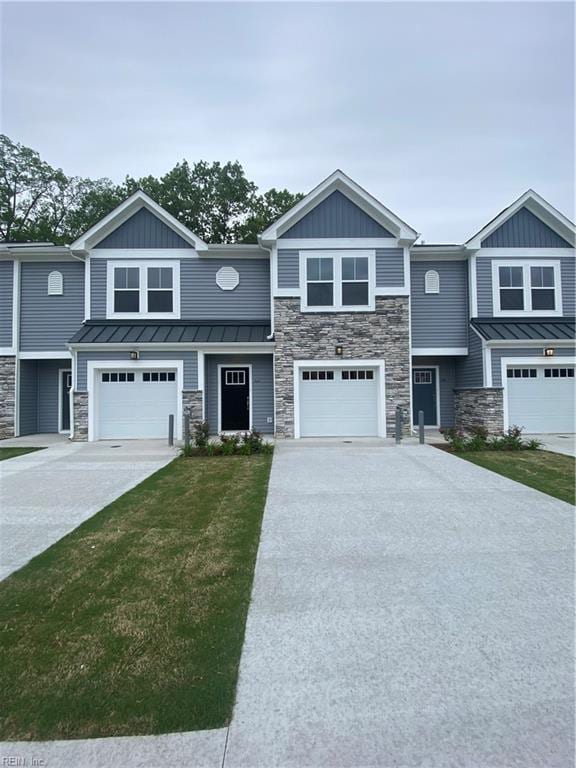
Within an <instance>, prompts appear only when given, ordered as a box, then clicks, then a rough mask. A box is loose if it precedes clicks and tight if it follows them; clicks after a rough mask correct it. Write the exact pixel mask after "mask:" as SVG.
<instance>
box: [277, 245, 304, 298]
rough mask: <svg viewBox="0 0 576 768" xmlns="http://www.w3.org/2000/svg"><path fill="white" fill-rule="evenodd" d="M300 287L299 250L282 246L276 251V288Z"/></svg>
mask: <svg viewBox="0 0 576 768" xmlns="http://www.w3.org/2000/svg"><path fill="white" fill-rule="evenodd" d="M299 287H300V255H299V251H294V250H291V249H288V248H282V249H280V250H279V251H278V288H299Z"/></svg>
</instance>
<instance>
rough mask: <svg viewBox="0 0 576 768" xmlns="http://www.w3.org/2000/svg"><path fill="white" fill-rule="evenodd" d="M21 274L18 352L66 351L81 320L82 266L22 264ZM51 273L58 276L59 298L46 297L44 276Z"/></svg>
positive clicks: (82, 309)
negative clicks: (61, 288) (61, 286)
mask: <svg viewBox="0 0 576 768" xmlns="http://www.w3.org/2000/svg"><path fill="white" fill-rule="evenodd" d="M21 270H22V272H21V305H20V349H21V350H22V351H23V352H41V351H52V350H63V351H64V350H66V348H67V347H66V345H67V342H68V341H69V339H71V338H72V336H73V335H74V334H75V333H76V331H77V330H78V328H79V327H80V325H81V324H82V322H83V320H84V264H83V263H81V262H77V261H72V262H70V261H66V262H49V263H47V262H37V261H25V262H22V265H21ZM53 270H57V271H58V272H61V273H62V276H63V279H64V294H63V295H62V296H48V275H49V274H50V272H52V271H53Z"/></svg>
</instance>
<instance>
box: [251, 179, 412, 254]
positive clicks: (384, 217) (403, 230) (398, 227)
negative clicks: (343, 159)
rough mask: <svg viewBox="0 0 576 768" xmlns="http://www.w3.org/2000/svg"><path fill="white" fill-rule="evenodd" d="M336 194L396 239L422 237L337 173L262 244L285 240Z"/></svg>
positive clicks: (274, 227)
mask: <svg viewBox="0 0 576 768" xmlns="http://www.w3.org/2000/svg"><path fill="white" fill-rule="evenodd" d="M335 191H338V192H341V193H342V194H343V195H344V196H345V197H346V198H348V200H350V201H351V202H352V203H354V204H355V205H356V206H357V207H358V208H360V209H361V210H362V211H363V212H364V213H366V214H367V215H368V216H370V217H371V218H372V219H373V220H374V221H376V222H377V223H378V224H380V225H381V226H382V227H383V228H384V229H385V230H387V231H388V232H390V233H392V236H393V237H395V238H398V239H401V240H407V241H409V242H414V240H416V238H417V237H418V233H417V232H416V230H414V229H412V227H410V226H409V225H408V224H406V222H405V221H402V219H400V218H399V217H398V216H396V214H394V213H392V211H390V210H389V209H388V208H386V207H385V206H384V205H382V203H380V202H379V201H378V200H376V198H375V197H372V195H370V194H369V193H368V192H366V190H365V189H363V188H362V187H361V186H360V185H359V184H356V182H355V181H352V179H351V178H350V177H349V176H347V175H346V174H345V173H343V172H342V171H340V170H336V171H334V173H332V174H330V176H328V178H326V179H324V181H322V182H321V183H320V184H318V186H317V187H314V189H313V190H312V191H311V192H309V193H308V194H307V195H306V196H305V197H304V198H303V199H302V200H300V202H298V203H296V205H294V206H292V208H290V210H289V211H287V212H286V213H285V214H284V215H283V216H281V217H280V218H279V219H278V220H277V221H275V222H274V223H273V224H271V225H270V226H269V227H268V228H267V229H266V230H264V232H263V233H262V234H261V235H260V237H259V240H260V242H269V241H273V240H276V239H277V238H278V237H282V235H283V233H286V232H287V231H288V230H289V229H290V228H291V227H293V226H294V225H295V224H296V222H298V221H300V219H303V218H304V216H306V215H307V214H308V213H310V212H311V211H312V210H313V209H314V208H315V207H316V206H317V205H318V204H319V203H321V202H322V201H324V200H326V198H328V197H329V196H330V195H331V194H332V193H333V192H335ZM380 236H382V235H380Z"/></svg>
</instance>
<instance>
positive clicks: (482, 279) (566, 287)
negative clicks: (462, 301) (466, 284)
mask: <svg viewBox="0 0 576 768" xmlns="http://www.w3.org/2000/svg"><path fill="white" fill-rule="evenodd" d="M501 258H503V257H502V256H483V255H482V252H481V251H480V253H479V254H478V258H477V259H476V281H477V295H478V317H492V316H493V315H494V311H493V306H492V262H493V261H494V259H501ZM508 258H509V257H508V256H506V259H508ZM512 258H514V257H512ZM518 258H520V259H527V258H529V259H530V258H533V259H537V260H538V261H540V260H542V261H546V259H547V258H552V259H553V260H554V261H560V276H561V280H562V312H563V314H564V315H565V316H566V317H574V315H575V314H576V272H575V266H576V258H575V256H574V253H573V252H570V254H566V255H563V254H562V253H561V251H559V252H558V256H553V257H546V256H538V255H535V254H530V253H528V254H527V253H519V254H518Z"/></svg>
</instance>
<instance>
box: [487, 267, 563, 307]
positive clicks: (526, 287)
mask: <svg viewBox="0 0 576 768" xmlns="http://www.w3.org/2000/svg"><path fill="white" fill-rule="evenodd" d="M500 267H522V276H523V291H524V309H500V279H499V277H500V275H499V268H500ZM530 267H552V268H553V269H554V304H555V307H556V308H555V309H535V310H533V309H532V291H531V281H530ZM492 309H493V314H494V317H559V316H561V315H562V275H561V271H560V262H559V261H553V260H551V259H547V260H542V259H539V260H536V259H526V260H520V259H507V260H501V259H494V261H492Z"/></svg>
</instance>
